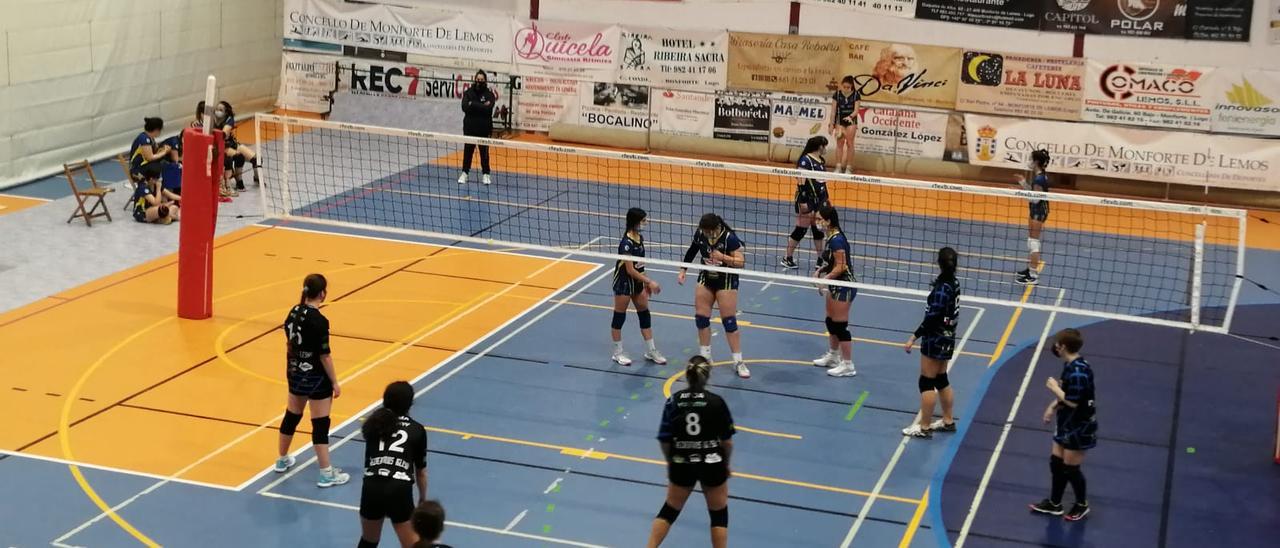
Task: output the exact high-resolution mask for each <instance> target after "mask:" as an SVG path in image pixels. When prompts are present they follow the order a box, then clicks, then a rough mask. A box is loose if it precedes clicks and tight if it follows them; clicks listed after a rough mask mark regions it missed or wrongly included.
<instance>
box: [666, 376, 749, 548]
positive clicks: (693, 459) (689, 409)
mask: <svg viewBox="0 0 1280 548" xmlns="http://www.w3.org/2000/svg"><path fill="white" fill-rule="evenodd" d="M710 378H711V361H710V360H708V359H706V358H705V357H703V356H694V357H692V358H689V364H688V366H687V367H686V368H685V375H684V380H685V382H687V383H689V387H688V388H686V389H684V390H681V391H679V392H676V393H675V394H672V395H671V397H670V398H667V403H666V404H665V405H664V406H663V408H662V423H661V424H660V425H659V427H658V443H659V445H660V446H661V447H662V455H663V456H664V457H666V461H667V480H668V483H667V500H666V502H664V503H663V504H662V509H661V510H659V511H658V517H656V518H654V520H653V526H652V527H651V528H650V531H649V548H656V547H657V546H660V545H662V541H663V539H666V538H667V533H668V532H670V531H671V524H672V523H675V521H676V518H677V517H679V516H680V511H681V510H683V509H684V503H685V501H687V500H689V494H690V493H692V492H693V488H694V486H696V485H698V484H701V485H702V494H703V497H704V498H705V499H706V501H707V512H708V513H709V514H711V545H712V546H713V547H715V548H723V547H725V546H727V545H728V543H729V483H728V482H729V476H730V475H731V474H730V471H729V457H730V456H731V455H732V453H733V440H732V438H733V434H734V432H735V431H734V427H733V416H732V415H731V414H730V413H729V406H728V405H727V404H725V401H724V399H722V398H721V397H720V396H718V395H716V394H713V393H711V392H710V391H708V390H707V381H708V380H709V379H710Z"/></svg>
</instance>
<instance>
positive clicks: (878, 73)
mask: <svg viewBox="0 0 1280 548" xmlns="http://www.w3.org/2000/svg"><path fill="white" fill-rule="evenodd" d="M844 51H845V56H844V63H843V70H842V71H841V74H840V75H839V76H838V77H837V80H838V79H839V78H843V77H844V76H845V75H852V76H853V77H854V80H855V81H856V82H857V89H858V90H860V91H861V92H862V98H863V99H865V100H868V101H875V102H879V103H893V104H899V105H917V106H922V107H931V108H940V109H948V110H950V109H952V108H955V105H956V90H957V88H958V87H959V82H958V76H959V74H960V57H961V50H959V49H956V48H947V47H941V46H921V45H912V44H895V43H891V42H876V41H873V40H849V41H848V42H847V45H846V47H845V50H844Z"/></svg>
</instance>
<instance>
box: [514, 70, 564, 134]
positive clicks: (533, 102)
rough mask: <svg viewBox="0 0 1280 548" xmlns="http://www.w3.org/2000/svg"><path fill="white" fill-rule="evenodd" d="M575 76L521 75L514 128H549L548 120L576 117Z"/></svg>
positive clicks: (557, 121)
mask: <svg viewBox="0 0 1280 548" xmlns="http://www.w3.org/2000/svg"><path fill="white" fill-rule="evenodd" d="M578 84H579V82H578V81H577V80H564V79H559V78H543V77H541V76H522V77H521V78H520V93H519V94H517V95H516V106H515V109H516V119H515V127H516V129H523V130H528V131H550V130H551V124H555V123H560V122H573V121H575V120H577V119H578V107H579V104H578V103H579V93H578Z"/></svg>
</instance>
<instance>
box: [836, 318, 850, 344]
mask: <svg viewBox="0 0 1280 548" xmlns="http://www.w3.org/2000/svg"><path fill="white" fill-rule="evenodd" d="M831 327H834V328H835V332H833V333H832V335H835V336H836V339H837V340H839V341H840V342H849V341H852V340H853V333H850V332H849V322H837V321H834V320H832V322H831Z"/></svg>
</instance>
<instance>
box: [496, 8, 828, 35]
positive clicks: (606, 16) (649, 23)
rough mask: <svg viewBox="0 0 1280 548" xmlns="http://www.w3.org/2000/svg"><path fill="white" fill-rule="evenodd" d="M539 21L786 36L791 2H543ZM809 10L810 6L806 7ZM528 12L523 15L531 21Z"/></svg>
mask: <svg viewBox="0 0 1280 548" xmlns="http://www.w3.org/2000/svg"><path fill="white" fill-rule="evenodd" d="M538 5H539V13H538V17H539V18H540V19H567V20H571V21H598V22H607V23H623V24H628V25H637V26H646V27H669V28H677V29H729V30H737V31H747V32H772V33H777V34H786V33H787V21H788V19H789V18H790V13H791V4H790V2H785V1H779V0H744V1H742V2H728V3H725V2H687V3H686V2H637V1H635V0H541V1H540V2H539V4H538ZM804 7H805V8H808V6H804ZM528 13H529V12H528V10H527V9H526V10H525V11H524V12H523V14H521V15H522V16H524V17H528Z"/></svg>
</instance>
